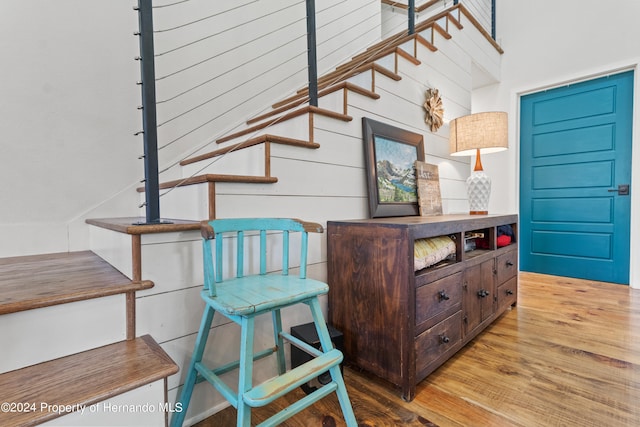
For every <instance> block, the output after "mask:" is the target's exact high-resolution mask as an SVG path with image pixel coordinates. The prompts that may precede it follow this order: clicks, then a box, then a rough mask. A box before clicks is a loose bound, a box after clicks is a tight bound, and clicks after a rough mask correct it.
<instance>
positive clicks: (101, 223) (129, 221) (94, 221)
mask: <svg viewBox="0 0 640 427" xmlns="http://www.w3.org/2000/svg"><path fill="white" fill-rule="evenodd" d="M145 221H146V218H143V217H120V218H90V219H87V220H86V223H87V224H90V225H94V226H96V227H100V228H105V229H107V230H111V231H117V232H119V233H124V234H130V235H142V234H156V233H173V232H180V231H191V230H200V221H193V220H186V219H162V220H161V222H159V223H157V224H155V223H154V224H147V223H145Z"/></svg>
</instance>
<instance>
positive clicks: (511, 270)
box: [496, 250, 518, 285]
mask: <svg viewBox="0 0 640 427" xmlns="http://www.w3.org/2000/svg"><path fill="white" fill-rule="evenodd" d="M496 263H497V265H496V267H497V274H498V285H500V284H502V283H504V282H505V281H507V280H509V279H511V278H512V277H515V275H516V273H517V272H518V251H515V250H514V251H510V252H507V253H504V254H502V255H500V256H498V258H497V259H496Z"/></svg>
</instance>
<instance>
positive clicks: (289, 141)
mask: <svg viewBox="0 0 640 427" xmlns="http://www.w3.org/2000/svg"><path fill="white" fill-rule="evenodd" d="M270 142H273V143H276V144H283V145H292V146H295V147H303V148H314V149H315V148H319V147H320V144H318V143H315V142H309V141H303V140H301V139H294V138H287V137H284V136H278V135H270V134H265V135H260V136H257V137H255V138H251V139H248V140H246V141H244V142H241V143H239V144H236V145H231V146H229V147H225V148H221V149H219V150H215V151H211V152H209V153H204V154H201V155H199V156H194V157H190V158H188V159H185V160H183V161H181V162H180V166H185V165H190V164H192V163H197V162H200V161H202V160H207V159H212V158H214V157H218V156H222V155H224V154H227V153H230V152H232V151H237V150H241V149H243V148H248V147H253V146H254V145H259V144H264V143H270Z"/></svg>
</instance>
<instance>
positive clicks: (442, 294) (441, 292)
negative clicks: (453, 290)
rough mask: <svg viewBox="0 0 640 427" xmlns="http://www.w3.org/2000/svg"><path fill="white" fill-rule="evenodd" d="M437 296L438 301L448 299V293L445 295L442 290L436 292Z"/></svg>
mask: <svg viewBox="0 0 640 427" xmlns="http://www.w3.org/2000/svg"><path fill="white" fill-rule="evenodd" d="M438 297H439V298H440V301H446V300H448V299H449V295H447V293H446V292H445V291H444V290H442V291H440V292H438Z"/></svg>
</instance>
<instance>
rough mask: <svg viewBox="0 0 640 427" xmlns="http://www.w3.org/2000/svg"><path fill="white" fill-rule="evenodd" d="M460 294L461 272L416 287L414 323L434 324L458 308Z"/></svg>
mask: <svg viewBox="0 0 640 427" xmlns="http://www.w3.org/2000/svg"><path fill="white" fill-rule="evenodd" d="M461 296H462V273H456V274H452V275H450V276H447V277H443V278H442V279H440V280H436V281H434V282H432V283H429V284H426V285H424V286H420V287H419V288H418V289H416V325H421V324H422V323H424V322H432V323H433V324H435V323H437V322H439V321H441V320H443V319H444V318H445V317H446V316H448V315H450V314H451V313H453V312H454V311H457V310H460V304H461ZM423 326H424V325H423ZM424 327H428V326H424Z"/></svg>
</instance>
